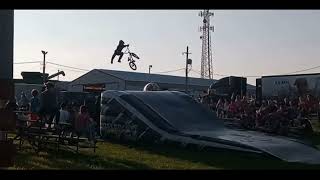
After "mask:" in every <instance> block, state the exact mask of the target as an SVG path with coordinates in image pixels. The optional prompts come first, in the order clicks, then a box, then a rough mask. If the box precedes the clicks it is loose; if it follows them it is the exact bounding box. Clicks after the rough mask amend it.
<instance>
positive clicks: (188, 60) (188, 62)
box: [182, 46, 192, 93]
mask: <svg viewBox="0 0 320 180" xmlns="http://www.w3.org/2000/svg"><path fill="white" fill-rule="evenodd" d="M182 54H186V93H188V65H189V64H190V65H191V64H192V60H191V59H189V54H191V53H189V46H187V51H186V52H183V53H182Z"/></svg>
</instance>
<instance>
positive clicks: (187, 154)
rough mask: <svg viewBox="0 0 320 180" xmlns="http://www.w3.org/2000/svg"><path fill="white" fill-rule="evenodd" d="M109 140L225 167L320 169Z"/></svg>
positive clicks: (220, 152)
mask: <svg viewBox="0 0 320 180" xmlns="http://www.w3.org/2000/svg"><path fill="white" fill-rule="evenodd" d="M108 141H109V142H112V143H117V144H121V145H124V146H127V147H129V148H134V149H137V150H143V151H148V152H150V153H155V154H158V155H162V156H166V157H171V158H176V159H181V160H187V161H191V162H195V163H199V162H200V163H204V164H206V165H209V166H213V167H217V168H223V169H320V165H307V164H301V163H287V162H284V161H281V160H279V159H275V158H273V157H266V156H263V155H258V154H253V153H243V152H235V151H231V150H221V149H220V150H219V149H210V150H202V151H200V150H197V149H195V148H191V149H186V148H182V147H178V146H177V145H155V144H153V145H150V144H142V143H135V144H132V143H119V142H116V141H115V140H110V139H109V140H108Z"/></svg>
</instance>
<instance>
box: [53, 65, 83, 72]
mask: <svg viewBox="0 0 320 180" xmlns="http://www.w3.org/2000/svg"><path fill="white" fill-rule="evenodd" d="M47 67H49V68H50V69H56V70H62V71H72V72H77V73H84V72H83V71H79V70H73V69H61V68H58V67H53V66H51V65H50V66H48V65H47Z"/></svg>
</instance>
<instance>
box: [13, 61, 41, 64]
mask: <svg viewBox="0 0 320 180" xmlns="http://www.w3.org/2000/svg"><path fill="white" fill-rule="evenodd" d="M34 63H41V61H28V62H15V63H13V64H34Z"/></svg>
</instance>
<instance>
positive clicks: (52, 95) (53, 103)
mask: <svg viewBox="0 0 320 180" xmlns="http://www.w3.org/2000/svg"><path fill="white" fill-rule="evenodd" d="M47 115H48V116H49V119H48V120H47V123H48V124H49V126H48V127H49V129H50V128H51V124H52V121H53V118H54V117H55V116H58V117H59V109H58V105H57V96H56V91H55V88H54V85H53V84H52V83H46V89H45V91H43V92H42V93H41V98H40V116H41V118H42V119H43V118H45V119H46V117H47ZM58 117H57V118H56V123H59V118H58Z"/></svg>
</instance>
